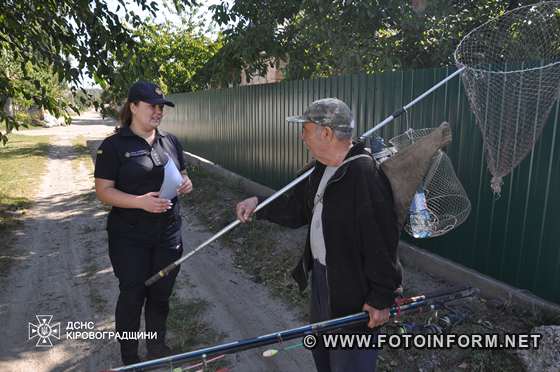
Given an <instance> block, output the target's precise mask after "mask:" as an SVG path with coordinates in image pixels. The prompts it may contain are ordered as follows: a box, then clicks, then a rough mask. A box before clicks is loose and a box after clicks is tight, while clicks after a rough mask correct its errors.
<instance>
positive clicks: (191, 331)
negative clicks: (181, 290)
mask: <svg viewBox="0 0 560 372" xmlns="http://www.w3.org/2000/svg"><path fill="white" fill-rule="evenodd" d="M187 284H188V283H187ZM179 285H180V284H179V283H175V292H174V293H173V295H172V296H171V300H170V311H169V317H168V318H167V329H168V330H169V333H170V335H169V337H168V338H169V345H170V347H171V349H172V350H173V352H174V353H175V354H178V353H184V352H187V351H191V350H194V349H195V348H200V347H207V346H210V345H215V344H217V343H219V342H220V341H221V340H222V339H223V338H224V335H222V334H220V333H218V332H216V331H215V330H214V329H213V328H212V327H211V326H210V325H209V324H208V323H206V322H205V321H204V319H203V317H204V314H205V313H206V310H207V308H208V303H207V302H206V301H204V300H201V299H188V300H184V299H182V298H179V296H177V295H176V294H175V293H176V290H177V288H178V287H179ZM196 363H198V362H197V361H191V362H186V363H185V366H186V365H192V364H196ZM225 366H227V362H226V361H224V360H218V361H216V362H213V363H211V364H210V365H209V369H206V370H205V371H209V372H211V371H216V370H217V369H219V368H222V367H225Z"/></svg>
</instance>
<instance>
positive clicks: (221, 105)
mask: <svg viewBox="0 0 560 372" xmlns="http://www.w3.org/2000/svg"><path fill="white" fill-rule="evenodd" d="M454 71H455V68H453V67H449V68H438V69H425V70H413V71H397V72H388V73H382V74H376V75H364V74H359V75H349V76H337V77H332V78H325V79H313V80H300V81H288V82H281V83H277V84H266V85H257V86H245V87H235V88H230V89H222V90H208V91H203V92H197V93H185V94H175V95H173V96H172V100H173V101H174V102H176V107H175V108H174V109H171V110H169V111H168V112H167V114H166V117H165V119H164V123H163V127H164V128H165V129H166V130H169V131H170V132H172V133H175V134H176V135H177V136H178V137H179V138H180V140H181V141H182V143H183V145H184V147H185V150H187V151H189V152H191V153H194V154H196V155H199V156H202V157H204V158H207V159H209V160H211V161H213V162H215V163H218V164H220V165H221V166H223V167H225V168H227V169H229V170H231V171H233V172H236V173H239V174H241V175H243V176H245V177H248V178H250V179H253V180H255V181H257V182H259V183H262V184H265V185H268V186H270V187H273V188H280V187H281V186H284V185H285V184H287V183H288V182H289V181H291V180H292V179H293V178H294V175H295V173H296V171H297V170H298V169H299V168H301V167H302V166H303V165H304V164H305V163H307V162H308V161H309V160H310V158H309V155H308V153H307V151H306V149H305V147H304V146H303V144H302V143H301V140H300V138H299V136H300V132H301V127H300V126H298V125H292V124H287V123H286V121H285V119H286V117H287V116H290V115H297V114H301V113H302V112H303V111H304V110H305V108H306V107H307V106H308V105H309V104H310V103H311V102H313V101H314V100H316V99H319V98H324V97H338V98H340V99H342V100H344V101H345V102H347V103H348V105H349V106H350V107H351V109H352V111H353V112H354V114H355V116H356V124H357V129H356V135H358V134H361V133H363V132H365V131H366V130H368V129H369V128H371V127H373V126H374V125H375V124H376V123H378V122H380V121H381V120H383V119H384V118H385V117H387V116H389V115H390V114H391V113H392V112H394V111H395V110H397V109H399V108H400V107H402V106H403V105H405V104H407V103H408V102H410V101H412V100H413V99H414V98H415V97H417V96H418V95H420V94H421V93H423V92H424V91H426V90H427V89H429V88H430V87H432V86H433V85H434V84H435V83H437V82H439V81H441V80H442V79H443V78H444V77H445V76H447V75H449V74H450V73H452V72H454ZM504 94H507V92H504ZM492 101H493V102H495V101H496V98H493V100H492ZM559 115H560V109H559V105H558V103H556V104H555V106H554V107H553V109H552V111H551V114H550V117H549V119H548V123H547V125H546V127H545V129H544V131H543V134H542V137H541V138H540V140H539V141H538V142H537V143H536V145H535V147H534V149H533V151H532V152H531V153H530V154H529V155H528V156H527V158H526V159H525V160H524V161H523V162H522V163H521V164H520V165H519V166H518V167H517V168H516V169H515V170H514V171H513V172H512V173H511V174H510V175H509V176H507V177H505V178H504V185H503V187H502V193H501V195H500V197H499V198H498V197H496V196H495V195H494V194H492V192H491V189H490V178H491V177H490V174H489V173H488V171H487V167H486V163H485V159H484V157H485V154H484V149H483V146H482V138H481V134H480V131H479V130H478V128H477V127H476V125H475V118H474V115H473V114H472V112H471V110H470V107H469V104H468V101H467V97H466V95H465V91H464V89H463V86H462V83H461V79H460V78H457V79H453V80H451V81H449V82H448V83H446V84H445V85H444V86H442V87H441V88H439V89H438V90H437V91H436V92H434V93H433V94H431V95H430V96H428V97H427V98H426V99H424V100H423V101H422V102H420V103H418V104H417V105H416V106H414V107H412V108H411V109H410V110H409V111H408V112H407V113H406V115H403V116H401V117H400V118H399V119H397V120H396V121H395V122H393V123H392V124H389V125H388V126H386V127H385V128H383V129H382V130H381V131H380V132H379V133H378V134H379V135H381V136H383V137H384V138H385V139H386V140H388V139H390V138H391V137H393V136H396V135H398V134H400V133H402V132H403V131H404V130H406V128H407V127H412V128H426V127H434V126H437V125H439V124H440V123H441V122H442V121H448V122H449V123H450V124H451V127H452V129H453V143H452V144H451V145H450V146H449V149H448V154H449V156H450V158H451V159H452V162H453V165H454V167H455V171H456V172H457V175H458V177H459V179H460V180H461V182H462V183H463V185H464V187H465V190H466V191H467V193H468V195H469V198H470V200H471V203H472V211H471V215H470V216H469V218H468V220H467V221H466V222H465V223H464V224H463V225H462V226H460V227H459V228H457V229H456V230H454V231H453V232H451V233H449V234H447V235H445V236H442V237H439V238H435V239H428V240H414V239H412V238H410V239H409V240H410V241H411V242H412V243H413V244H415V245H417V246H419V247H422V248H425V249H427V250H429V251H431V252H434V253H436V254H438V255H440V256H443V257H446V258H449V259H451V260H453V261H455V262H458V263H461V264H463V265H465V266H467V267H470V268H473V269H475V270H477V271H479V272H481V273H484V274H487V275H490V276H492V277H494V278H497V279H499V280H502V281H504V282H507V283H509V284H512V285H514V286H516V287H519V288H522V289H528V290H530V291H532V292H533V293H535V294H537V295H539V296H541V297H543V298H545V299H548V300H550V301H554V302H556V303H560V244H559V243H558V239H556V233H557V232H559V231H560V217H559V215H558V214H556V213H555V211H558V210H560V193H559V190H560V159H559V156H560V155H559V154H558V153H559V150H560V149H559V145H560V135H559V134H558V117H559ZM403 237H405V236H404V235H403ZM405 238H406V237H405ZM407 239H408V238H407Z"/></svg>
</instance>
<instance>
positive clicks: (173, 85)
mask: <svg viewBox="0 0 560 372" xmlns="http://www.w3.org/2000/svg"><path fill="white" fill-rule="evenodd" d="M182 18H183V21H182V22H181V25H180V26H174V25H172V24H170V23H166V24H162V25H156V24H145V25H143V26H141V27H139V28H138V29H137V30H136V31H135V32H134V33H133V36H134V38H135V40H136V41H137V44H136V46H137V47H136V48H135V49H128V48H126V49H124V50H123V55H122V57H120V58H119V59H117V61H116V64H117V68H116V71H117V74H116V77H115V79H113V81H112V82H111V84H107V85H106V86H105V89H104V93H103V100H104V102H106V103H109V104H110V106H111V107H113V108H115V107H116V106H118V105H119V104H121V103H122V101H123V100H124V98H126V95H127V89H128V87H129V86H130V85H131V84H132V83H133V82H135V81H136V80H138V79H145V80H150V81H154V82H156V83H158V85H160V87H161V88H162V89H163V90H164V92H165V93H168V94H170V93H178V92H192V91H196V90H200V89H203V88H205V87H206V82H205V81H204V80H203V79H202V77H201V76H200V75H197V72H198V71H199V70H200V69H201V68H202V67H203V66H205V65H206V63H207V62H208V61H209V60H210V58H212V57H213V56H214V55H215V54H216V52H217V51H218V50H219V49H220V48H221V45H222V41H221V37H220V36H218V37H217V39H216V40H214V39H213V38H212V37H210V36H208V35H209V34H210V31H211V30H208V29H207V26H208V25H206V24H204V21H203V18H202V17H200V14H199V10H198V9H196V8H192V9H191V10H190V11H188V12H186V13H185V14H183V17H182ZM210 26H211V25H210Z"/></svg>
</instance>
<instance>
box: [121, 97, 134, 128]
mask: <svg viewBox="0 0 560 372" xmlns="http://www.w3.org/2000/svg"><path fill="white" fill-rule="evenodd" d="M132 103H134V104H137V103H138V101H129V100H128V99H127V100H126V102H125V103H124V104H123V106H122V108H121V111H120V112H119V122H118V124H117V128H116V129H117V130H119V129H120V128H122V127H129V126H130V124H131V123H132V111H131V110H130V105H131V104H132Z"/></svg>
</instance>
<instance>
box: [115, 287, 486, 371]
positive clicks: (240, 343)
mask: <svg viewBox="0 0 560 372" xmlns="http://www.w3.org/2000/svg"><path fill="white" fill-rule="evenodd" d="M478 292H479V290H478V289H477V288H470V287H465V288H461V289H455V290H450V291H440V292H436V293H432V294H427V295H420V296H413V297H406V298H401V299H399V300H398V301H396V303H395V305H393V306H391V307H390V309H389V316H390V317H391V318H395V317H398V316H399V315H401V314H404V313H410V312H414V311H431V310H437V309H441V308H443V307H445V305H446V304H447V303H449V302H451V301H456V300H459V299H463V298H468V297H473V296H475V295H477V294H478ZM367 321H369V315H368V313H367V312H365V311H364V312H361V313H356V314H353V315H348V316H343V317H340V318H335V319H331V320H326V321H323V322H318V323H313V324H308V325H305V326H301V327H296V328H291V329H287V330H284V331H279V332H274V333H269V334H266V335H262V336H258V337H254V338H247V339H244V340H237V341H233V342H228V343H225V344H220V345H216V346H211V347H207V348H203V349H199V350H194V351H189V352H187V353H183V354H177V355H172V356H168V357H165V358H160V359H154V360H150V361H146V362H141V363H136V364H131V365H128V366H124V367H119V368H116V369H111V370H109V371H133V370H137V371H141V370H145V369H148V368H155V367H159V366H162V365H165V364H172V363H178V362H181V363H183V362H187V361H192V360H201V359H202V361H203V362H205V361H206V362H208V360H209V359H208V358H210V357H212V356H215V355H222V354H233V353H236V352H239V351H243V350H249V349H254V348H257V347H261V346H266V345H271V344H276V343H279V342H284V341H288V340H292V339H295V338H300V337H304V336H306V335H318V334H321V333H325V332H327V331H332V330H336V329H341V328H344V327H348V326H351V325H357V324H362V323H365V322H367Z"/></svg>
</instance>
